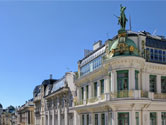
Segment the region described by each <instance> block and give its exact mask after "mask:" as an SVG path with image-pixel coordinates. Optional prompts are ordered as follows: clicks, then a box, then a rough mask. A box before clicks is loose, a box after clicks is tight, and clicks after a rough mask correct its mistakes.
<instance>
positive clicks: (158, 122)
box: [157, 112, 162, 125]
mask: <svg viewBox="0 0 166 125" xmlns="http://www.w3.org/2000/svg"><path fill="white" fill-rule="evenodd" d="M161 123H162V119H161V112H157V125H161Z"/></svg>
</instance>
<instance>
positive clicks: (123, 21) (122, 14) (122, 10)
mask: <svg viewBox="0 0 166 125" xmlns="http://www.w3.org/2000/svg"><path fill="white" fill-rule="evenodd" d="M120 7H121V8H120V17H118V24H120V25H121V29H123V30H124V29H125V28H126V22H127V21H128V20H127V18H126V15H125V10H126V7H123V6H122V4H121V5H120Z"/></svg>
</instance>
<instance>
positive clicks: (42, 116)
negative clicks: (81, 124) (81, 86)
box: [34, 72, 76, 125]
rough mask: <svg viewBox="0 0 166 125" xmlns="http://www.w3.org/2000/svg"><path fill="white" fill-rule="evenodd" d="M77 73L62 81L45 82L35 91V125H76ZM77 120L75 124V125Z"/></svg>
mask: <svg viewBox="0 0 166 125" xmlns="http://www.w3.org/2000/svg"><path fill="white" fill-rule="evenodd" d="M74 79H75V73H73V72H67V73H66V74H65V76H64V77H62V78H61V79H58V80H57V79H52V76H51V77H50V79H49V80H44V81H43V83H42V84H41V85H38V86H36V88H35V89H34V105H35V125H76V119H74V111H73V110H72V109H71V107H72V106H73V99H74V96H75V92H76V87H75V84H74ZM74 120H75V123H74Z"/></svg>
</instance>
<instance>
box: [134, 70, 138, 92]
mask: <svg viewBox="0 0 166 125" xmlns="http://www.w3.org/2000/svg"><path fill="white" fill-rule="evenodd" d="M138 74H139V71H135V90H138Z"/></svg>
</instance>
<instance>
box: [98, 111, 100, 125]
mask: <svg viewBox="0 0 166 125" xmlns="http://www.w3.org/2000/svg"><path fill="white" fill-rule="evenodd" d="M98 125H101V113H98Z"/></svg>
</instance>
